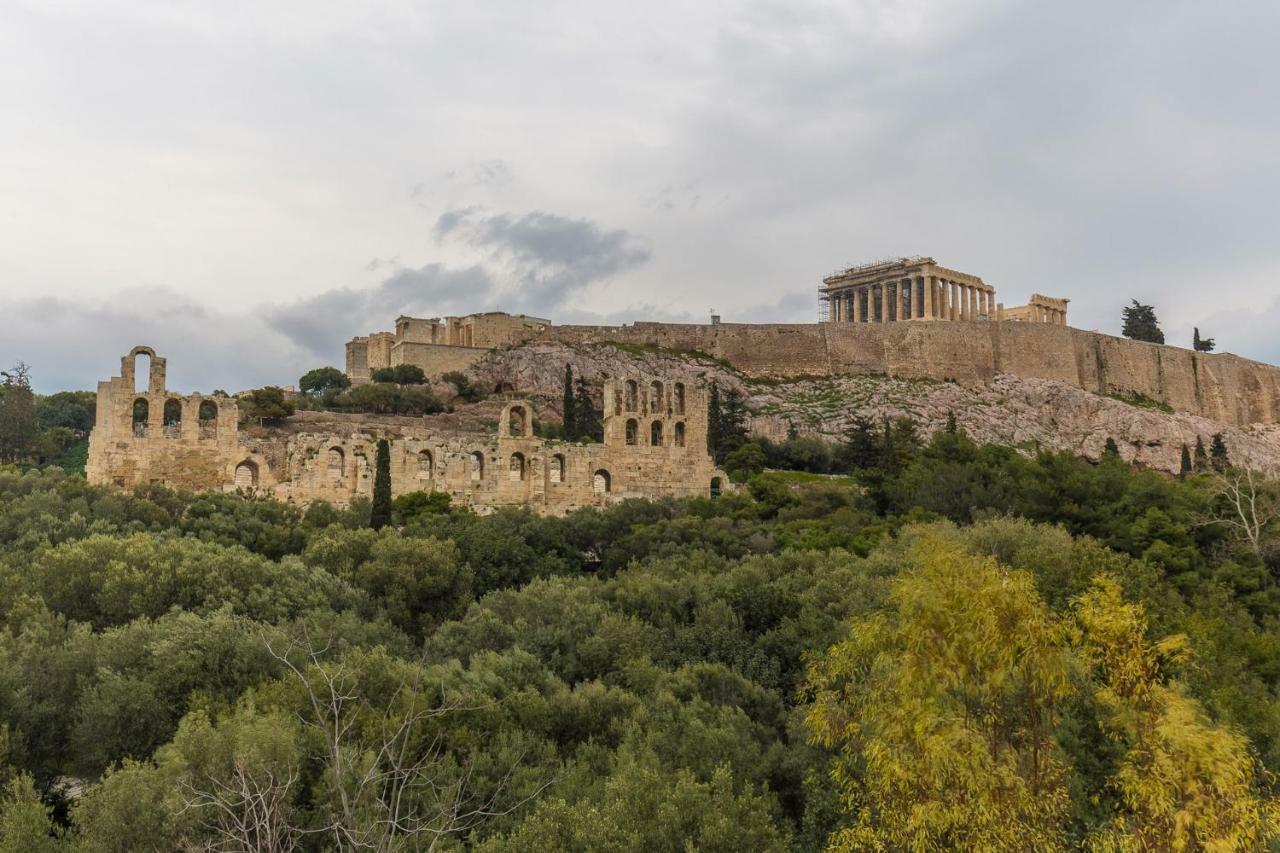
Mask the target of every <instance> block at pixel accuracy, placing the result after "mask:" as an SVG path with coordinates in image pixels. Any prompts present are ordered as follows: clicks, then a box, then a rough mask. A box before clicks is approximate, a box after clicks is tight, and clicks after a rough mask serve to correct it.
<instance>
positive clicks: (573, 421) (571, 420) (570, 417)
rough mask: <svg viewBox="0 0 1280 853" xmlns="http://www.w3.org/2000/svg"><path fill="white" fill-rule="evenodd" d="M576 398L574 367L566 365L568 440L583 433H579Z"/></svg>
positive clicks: (566, 435)
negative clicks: (574, 391) (575, 408)
mask: <svg viewBox="0 0 1280 853" xmlns="http://www.w3.org/2000/svg"><path fill="white" fill-rule="evenodd" d="M574 402H575V400H574V396H573V366H572V365H568V364H566V365H565V366H564V430H563V431H564V437H565V438H567V439H570V440H572V439H575V438H577V437H578V436H579V435H581V433H580V432H579V431H578V420H577V417H576V415H575V412H574Z"/></svg>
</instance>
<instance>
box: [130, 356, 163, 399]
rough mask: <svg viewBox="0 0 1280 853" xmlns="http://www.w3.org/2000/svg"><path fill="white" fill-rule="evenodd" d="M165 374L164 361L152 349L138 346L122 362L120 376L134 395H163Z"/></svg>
mask: <svg viewBox="0 0 1280 853" xmlns="http://www.w3.org/2000/svg"><path fill="white" fill-rule="evenodd" d="M144 359H145V360H144ZM164 373H165V369H164V359H163V358H161V357H160V356H158V355H156V351H155V350H153V349H152V348H151V347H144V346H136V347H134V348H133V349H131V350H129V354H128V355H126V356H125V357H124V358H122V359H121V360H120V376H121V377H122V378H123V379H124V380H125V384H126V385H127V386H129V389H130V390H131V391H132V392H134V393H142V392H144V391H145V392H146V393H148V394H163V393H164ZM139 386H141V387H139Z"/></svg>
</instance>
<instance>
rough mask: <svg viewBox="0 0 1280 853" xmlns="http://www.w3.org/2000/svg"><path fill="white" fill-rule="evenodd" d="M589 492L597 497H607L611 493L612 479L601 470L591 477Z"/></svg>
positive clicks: (606, 472) (607, 473)
mask: <svg viewBox="0 0 1280 853" xmlns="http://www.w3.org/2000/svg"><path fill="white" fill-rule="evenodd" d="M591 491H592V492H594V493H595V494H597V495H607V494H609V492H611V491H613V478H612V477H611V476H609V472H608V471H606V470H605V469H603V468H600V469H597V471H596V472H595V473H594V474H592V475H591Z"/></svg>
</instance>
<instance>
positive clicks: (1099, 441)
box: [470, 343, 1280, 473]
mask: <svg viewBox="0 0 1280 853" xmlns="http://www.w3.org/2000/svg"><path fill="white" fill-rule="evenodd" d="M566 364H568V365H571V366H572V367H573V369H574V373H575V375H579V376H582V377H584V378H585V379H587V380H588V381H589V382H591V383H592V384H595V385H598V384H599V382H600V380H602V379H603V378H605V377H607V376H619V375H624V374H654V375H664V376H670V377H673V378H683V379H686V380H691V381H704V382H712V381H714V382H718V383H719V384H720V385H721V387H723V388H735V389H737V390H738V391H740V392H741V393H742V394H743V395H744V396H745V397H746V399H747V404H748V407H749V408H750V410H751V412H752V423H751V427H752V431H753V432H754V433H755V434H757V435H762V436H766V437H769V438H772V439H781V438H783V437H785V436H786V435H787V433H788V431H789V430H792V429H794V430H795V431H796V432H798V433H799V434H801V435H817V436H821V437H825V438H828V439H838V438H839V436H840V435H841V434H842V432H843V431H844V429H845V428H846V427H847V426H848V424H849V423H850V422H851V421H852V419H853V418H854V417H856V416H858V415H863V416H868V417H872V418H875V419H880V418H883V417H897V416H899V415H906V416H909V417H911V418H913V419H914V420H915V421H916V422H917V423H918V425H919V428H920V432H921V433H923V434H926V435H927V434H929V433H932V432H934V431H936V430H938V429H942V428H943V427H944V426H945V425H946V422H947V418H948V416H949V415H951V414H952V413H954V415H955V418H956V422H957V423H958V424H959V425H960V426H961V427H962V428H963V429H964V430H965V431H966V432H967V433H968V434H969V435H970V436H972V437H973V438H974V439H975V440H977V441H979V442H983V443H995V444H1005V445H1014V446H1022V447H1026V448H1032V447H1035V446H1037V445H1038V446H1041V447H1045V448H1049V449H1055V450H1067V451H1071V452H1073V453H1078V454H1080V455H1082V456H1085V457H1087V458H1090V459H1097V458H1098V457H1099V456H1100V455H1101V453H1102V450H1103V447H1104V446H1105V444H1106V441H1107V439H1108V438H1112V439H1114V440H1115V442H1116V444H1117V445H1118V446H1119V448H1120V453H1121V456H1122V457H1123V458H1125V459H1126V460H1129V461H1131V462H1134V463H1135V464H1137V465H1140V466H1142V467H1146V468H1152V469H1157V470H1163V471H1169V472H1171V473H1176V472H1177V471H1178V467H1179V463H1180V460H1181V454H1182V446H1183V444H1184V443H1185V444H1186V445H1187V446H1188V447H1194V446H1195V443H1196V438H1197V436H1198V437H1200V438H1201V439H1202V440H1203V441H1204V443H1205V445H1206V446H1207V445H1208V444H1209V442H1210V440H1211V438H1212V437H1213V435H1214V434H1216V433H1219V432H1221V433H1222V434H1223V438H1224V439H1225V440H1226V443H1227V447H1228V449H1229V450H1230V453H1231V458H1232V459H1233V460H1234V461H1236V462H1239V463H1245V464H1248V465H1250V466H1251V467H1255V468H1259V469H1264V470H1274V469H1277V468H1280V425H1276V424H1268V425H1262V424H1254V425H1250V426H1247V427H1233V426H1226V425H1224V424H1222V423H1220V422H1217V421H1213V420H1209V419H1207V418H1203V417H1199V416H1196V415H1192V414H1186V413H1182V412H1170V411H1167V410H1165V409H1162V408H1160V407H1159V405H1158V404H1155V403H1153V402H1151V401H1147V400H1143V399H1141V398H1134V399H1132V400H1125V399H1117V398H1112V397H1104V396H1101V395H1099V394H1093V393H1090V392H1088V391H1084V390H1082V389H1080V388H1078V387H1076V386H1074V385H1070V384H1068V383H1065V382H1059V381H1055V380H1050V379H1023V378H1019V377H1016V376H1011V375H1008V374H1000V375H997V376H996V377H995V378H994V379H993V380H992V381H991V382H990V384H988V385H986V386H976V387H975V386H962V385H960V384H957V383H954V382H939V381H933V380H911V379H898V378H891V377H886V376H865V375H863V376H840V377H820V378H819V377H815V378H804V379H793V380H767V379H753V378H751V377H748V376H745V375H744V374H742V373H741V372H739V371H737V370H735V369H734V368H733V366H732V365H730V364H729V363H728V362H725V361H723V360H716V359H712V358H711V357H709V356H702V355H696V354H688V353H680V352H675V351H672V350H664V349H660V348H657V347H649V346H634V345H620V344H572V345H570V344H560V343H532V344H526V345H524V346H519V347H514V348H511V349H505V350H495V351H493V352H492V353H490V354H488V355H487V356H485V357H484V358H483V359H481V360H480V361H479V362H477V363H476V364H475V365H474V366H473V367H472V369H471V370H470V373H471V374H472V375H473V376H474V377H475V378H476V379H477V380H480V381H483V382H486V383H492V384H493V385H495V386H497V385H502V386H506V387H511V388H515V389H519V392H520V393H522V394H529V395H533V396H542V397H545V398H546V399H547V401H548V402H553V401H555V400H558V399H559V396H560V394H561V391H562V388H563V381H564V368H565V365H566Z"/></svg>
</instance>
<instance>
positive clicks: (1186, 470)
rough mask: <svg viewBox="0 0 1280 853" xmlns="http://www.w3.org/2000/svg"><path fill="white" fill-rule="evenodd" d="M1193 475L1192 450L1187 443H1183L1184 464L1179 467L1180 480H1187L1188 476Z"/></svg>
mask: <svg viewBox="0 0 1280 853" xmlns="http://www.w3.org/2000/svg"><path fill="white" fill-rule="evenodd" d="M1190 473H1191V450H1190V449H1189V448H1188V447H1187V443H1186V442H1185V441H1184V442H1183V443H1182V462H1181V464H1180V465H1179V466H1178V479H1179V480H1185V479H1187V475H1188V474H1190Z"/></svg>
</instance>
